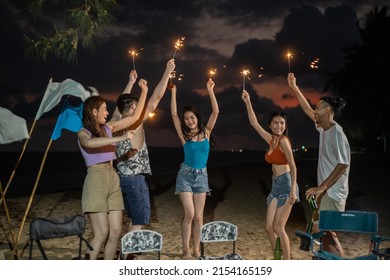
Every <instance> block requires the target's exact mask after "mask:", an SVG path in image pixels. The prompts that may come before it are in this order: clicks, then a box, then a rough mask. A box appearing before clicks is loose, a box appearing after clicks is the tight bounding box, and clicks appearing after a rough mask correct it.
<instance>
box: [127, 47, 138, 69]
mask: <svg viewBox="0 0 390 280" xmlns="http://www.w3.org/2000/svg"><path fill="white" fill-rule="evenodd" d="M129 54H131V55H132V57H133V70H135V57H136V56H138V55H139V53H137V52H136V51H135V50H130V51H129Z"/></svg>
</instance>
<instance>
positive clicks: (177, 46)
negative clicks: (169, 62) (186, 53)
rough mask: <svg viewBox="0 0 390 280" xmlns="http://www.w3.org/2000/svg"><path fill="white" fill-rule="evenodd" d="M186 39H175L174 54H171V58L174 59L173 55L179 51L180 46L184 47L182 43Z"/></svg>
mask: <svg viewBox="0 0 390 280" xmlns="http://www.w3.org/2000/svg"><path fill="white" fill-rule="evenodd" d="M185 38H186V37H180V38H179V39H177V41H176V43H175V52H174V53H173V57H172V58H175V55H176V52H177V51H178V50H180V48H181V47H182V46H184V43H183V41H184V40H185Z"/></svg>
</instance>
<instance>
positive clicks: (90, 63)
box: [0, 0, 388, 148]
mask: <svg viewBox="0 0 390 280" xmlns="http://www.w3.org/2000/svg"><path fill="white" fill-rule="evenodd" d="M26 2H27V1H6V0H4V1H2V2H1V4H0V16H1V19H0V21H1V26H0V31H1V37H2V42H3V43H2V47H1V53H0V59H1V64H0V75H1V77H2V78H1V80H0V87H1V92H0V106H3V107H7V108H10V109H11V110H12V111H13V112H14V113H15V114H17V115H19V116H22V117H24V118H26V119H27V120H28V121H29V124H30V125H31V123H32V119H33V117H34V116H35V113H36V111H37V109H38V107H39V103H40V98H41V96H42V95H43V93H44V90H45V88H46V85H47V83H48V80H49V79H50V78H53V80H54V81H62V80H64V79H66V78H71V79H74V80H76V81H78V82H80V83H82V84H83V85H84V86H85V87H87V86H94V87H96V88H97V89H98V90H99V92H100V93H101V94H102V95H103V96H104V97H108V96H109V95H108V94H119V93H120V92H121V91H122V90H123V88H124V86H125V84H126V83H127V79H128V73H129V71H130V70H131V69H132V60H131V56H130V55H129V53H128V51H129V50H130V49H131V48H136V49H137V50H139V49H141V48H143V50H142V51H141V52H140V55H139V57H137V59H136V68H137V72H138V76H139V77H141V78H145V79H147V80H148V83H149V89H150V94H151V92H152V91H153V89H154V87H155V86H156V85H157V83H158V81H159V79H160V77H161V75H162V73H163V71H164V68H165V64H166V62H167V60H168V59H169V58H170V57H172V55H173V52H174V47H173V46H174V42H175V41H176V40H177V38H178V37H179V36H186V39H185V45H184V47H183V49H182V50H180V51H178V52H177V54H176V65H177V67H176V70H177V72H178V73H181V74H184V76H183V80H182V81H180V82H179V81H175V82H176V83H177V86H178V106H179V108H181V107H182V106H183V105H184V104H196V105H197V106H198V107H199V108H200V110H201V112H202V115H203V116H205V118H207V117H208V115H209V114H210V111H211V108H210V102H209V97H208V96H207V95H205V92H206V82H207V79H208V71H209V69H211V68H217V69H218V71H217V75H216V76H215V77H214V80H215V82H216V94H217V99H218V102H219V107H220V116H219V119H218V122H217V125H216V127H215V133H216V135H217V136H218V142H219V144H218V146H219V147H223V148H227V147H228V146H229V145H230V146H235V147H237V146H238V145H240V144H242V145H243V146H245V147H248V148H256V147H265V145H264V144H263V143H261V142H262V141H261V140H259V136H258V135H257V133H256V132H255V131H254V130H253V128H251V127H250V125H249V122H248V120H247V115H246V110H245V106H244V104H243V102H242V101H241V91H242V88H241V84H242V76H241V75H240V71H242V69H243V67H248V68H250V69H251V80H248V81H247V86H246V89H247V90H248V92H250V94H251V96H252V102H253V106H254V108H255V111H256V112H257V114H258V118H259V121H260V122H261V124H262V125H266V122H267V119H268V115H269V113H270V112H272V111H275V110H276V111H280V110H284V111H286V113H287V114H288V116H289V131H290V135H291V137H292V139H293V143H296V144H297V145H301V144H303V143H309V145H316V144H317V142H318V139H317V133H316V131H315V130H314V126H313V124H312V123H311V121H310V120H308V118H307V117H306V116H305V115H304V114H303V112H302V111H301V109H300V108H299V107H292V108H291V107H286V108H280V107H279V106H278V104H275V100H274V99H271V98H267V97H265V96H263V93H262V92H261V93H260V97H259V96H258V95H259V92H257V91H256V89H255V88H257V87H256V85H259V84H261V83H265V82H268V83H272V82H273V81H274V80H275V79H278V78H279V79H280V77H283V79H284V77H285V75H286V73H287V72H288V65H287V60H286V57H285V54H286V51H287V50H288V49H290V50H291V51H292V52H294V58H293V59H292V61H291V70H292V71H293V72H295V73H296V74H297V77H298V82H299V85H300V86H301V87H302V88H304V89H305V88H310V89H311V90H313V91H316V92H318V93H320V92H321V91H322V89H323V88H324V85H325V82H326V81H327V78H328V74H329V73H331V72H334V71H335V70H337V69H338V67H340V66H341V65H342V63H343V53H342V49H343V48H344V47H346V46H348V45H351V44H355V43H357V42H358V40H359V36H358V31H357V28H356V23H357V21H358V20H359V18H358V15H362V14H363V15H364V14H365V13H364V12H365V11H366V12H368V11H369V9H371V8H373V7H374V5H375V4H379V5H380V4H383V3H385V4H386V3H387V2H388V1H377V2H374V1H352V0H351V1H342V3H341V1H310V4H307V3H308V2H307V1H287V0H283V1H255V0H242V1H233V0H224V1H209V0H199V1H179V0H177V1H173V0H170V1H160V2H158V1H157V2H156V1H127V0H120V1H118V9H117V10H116V11H115V15H116V21H115V24H114V26H112V27H110V28H109V29H108V30H107V32H105V33H102V34H101V35H100V36H99V41H98V45H97V48H96V50H95V51H94V52H85V51H81V52H80V56H79V65H78V66H77V67H73V66H70V65H67V64H66V63H64V62H59V61H50V62H48V63H40V62H37V61H36V60H34V59H27V58H25V56H24V50H23V46H22V43H21V42H22V38H23V35H24V34H26V33H28V34H32V35H33V34H36V32H37V30H38V29H40V30H41V31H42V30H45V31H47V30H49V29H52V28H53V27H52V25H51V24H48V21H50V20H53V19H52V18H51V19H50V16H49V15H48V16H47V20H48V21H46V24H45V25H44V24H42V23H38V24H37V23H34V22H33V21H32V20H31V18H30V17H29V16H28V14H27V11H26ZM340 4H341V5H340ZM38 27H39V28H38ZM42 27H44V28H43V29H42ZM263 32H266V33H267V34H264V33H263ZM266 35H267V36H266ZM316 57H319V58H320V61H319V69H318V70H317V71H313V70H311V69H310V68H309V63H310V62H311V60H312V59H314V58H316ZM260 67H263V68H262V69H260ZM260 71H261V73H262V74H264V77H263V78H262V79H258V78H257V76H258V74H259V73H260ZM134 90H135V91H137V90H138V88H137V86H136V88H135V89H134ZM287 90H288V89H286V90H285V91H283V92H282V93H281V99H283V100H292V99H293V98H292V96H291V94H290V93H289V92H287ZM110 96H114V95H110ZM34 97H35V99H34ZM169 99H170V93H169V92H167V93H166V96H165V97H164V98H163V100H162V101H161V103H160V105H159V108H158V111H157V113H158V116H157V117H156V118H155V119H153V120H151V121H148V133H150V135H156V134H158V133H156V131H157V132H158V131H159V130H161V131H164V132H166V134H167V135H170V137H171V138H172V139H173V138H175V139H176V138H177V136H175V134H174V130H173V126H172V121H171V116H170V112H169V101H170V100H169ZM113 108H114V103H113V102H112V101H110V102H109V109H110V111H111V112H112V111H113ZM56 110H58V108H57V109H56ZM56 114H57V111H53V112H50V113H47V114H45V115H44V118H47V119H49V118H50V120H51V121H46V122H45V123H44V124H43V123H41V124H40V125H39V130H42V131H44V134H45V135H46V134H50V130H51V129H52V127H53V126H54V118H51V117H55V116H56ZM40 122H43V120H40ZM66 137H67V138H66V139H71V136H70V135H69V136H66ZM243 139H247V142H244V141H243ZM150 140H151V141H152V142H153V139H150ZM234 141H239V142H238V143H237V142H234ZM153 143H154V142H153ZM171 143H172V142H169V143H168V141H167V143H164V144H162V145H170V144H171ZM71 146H72V147H74V145H71ZM76 148H77V147H76Z"/></svg>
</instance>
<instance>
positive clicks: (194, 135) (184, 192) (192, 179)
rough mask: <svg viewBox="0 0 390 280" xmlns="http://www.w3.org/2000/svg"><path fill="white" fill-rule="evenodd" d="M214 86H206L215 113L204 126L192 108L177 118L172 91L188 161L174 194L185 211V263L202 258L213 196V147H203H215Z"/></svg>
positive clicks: (215, 115)
mask: <svg viewBox="0 0 390 280" xmlns="http://www.w3.org/2000/svg"><path fill="white" fill-rule="evenodd" d="M214 86H215V83H214V82H213V80H212V79H209V80H208V82H207V91H208V93H209V96H210V101H211V107H212V113H211V115H210V117H209V120H208V122H207V124H206V125H204V124H203V123H202V120H201V116H200V114H199V113H198V111H197V110H196V108H195V107H193V106H185V107H184V109H183V112H182V114H181V116H180V117H179V116H178V114H177V105H176V86H175V85H172V89H171V90H172V97H171V114H172V119H173V124H174V126H175V129H176V132H177V134H178V136H179V139H180V141H181V143H182V145H183V147H184V157H185V158H184V162H183V163H182V164H181V166H180V170H179V172H178V175H177V178H176V191H175V193H176V194H178V195H179V198H180V201H181V204H182V206H183V210H184V218H183V220H182V225H181V235H182V240H183V259H192V258H193V257H195V258H199V257H200V229H201V227H202V226H203V211H204V206H205V203H206V194H207V193H209V192H210V189H209V186H208V176H207V169H206V164H207V158H208V153H209V148H210V147H209V146H206V147H205V145H204V144H205V143H209V142H210V143H211V144H212V142H213V141H212V139H210V135H211V132H212V130H213V128H214V125H215V123H216V121H217V118H218V114H219V108H218V103H217V99H216V98H215V94H214ZM205 141H206V142H205ZM194 142H196V143H194ZM201 142H202V143H201ZM191 144H192V145H191ZM193 144H195V145H193ZM202 144H203V145H202ZM186 145H188V146H186ZM189 165H193V166H189ZM192 225H193V228H192ZM191 231H192V232H193V242H194V243H193V254H191V252H190V239H191Z"/></svg>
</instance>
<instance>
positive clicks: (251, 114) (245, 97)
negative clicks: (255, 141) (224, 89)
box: [242, 90, 272, 143]
mask: <svg viewBox="0 0 390 280" xmlns="http://www.w3.org/2000/svg"><path fill="white" fill-rule="evenodd" d="M242 100H243V101H244V103H245V106H246V110H247V112H248V118H249V123H250V124H251V126H253V128H254V129H255V130H256V131H257V133H259V135H260V136H261V137H262V138H263V139H264V140H265V141H266V142H267V143H269V142H270V141H271V139H272V135H271V134H270V133H269V132H268V131H266V130H265V129H264V128H263V127H262V126H261V125H260V124H259V122H258V121H257V117H256V114H255V111H253V107H252V103H251V99H250V96H249V93H248V92H247V91H246V90H244V91H243V92H242Z"/></svg>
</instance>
